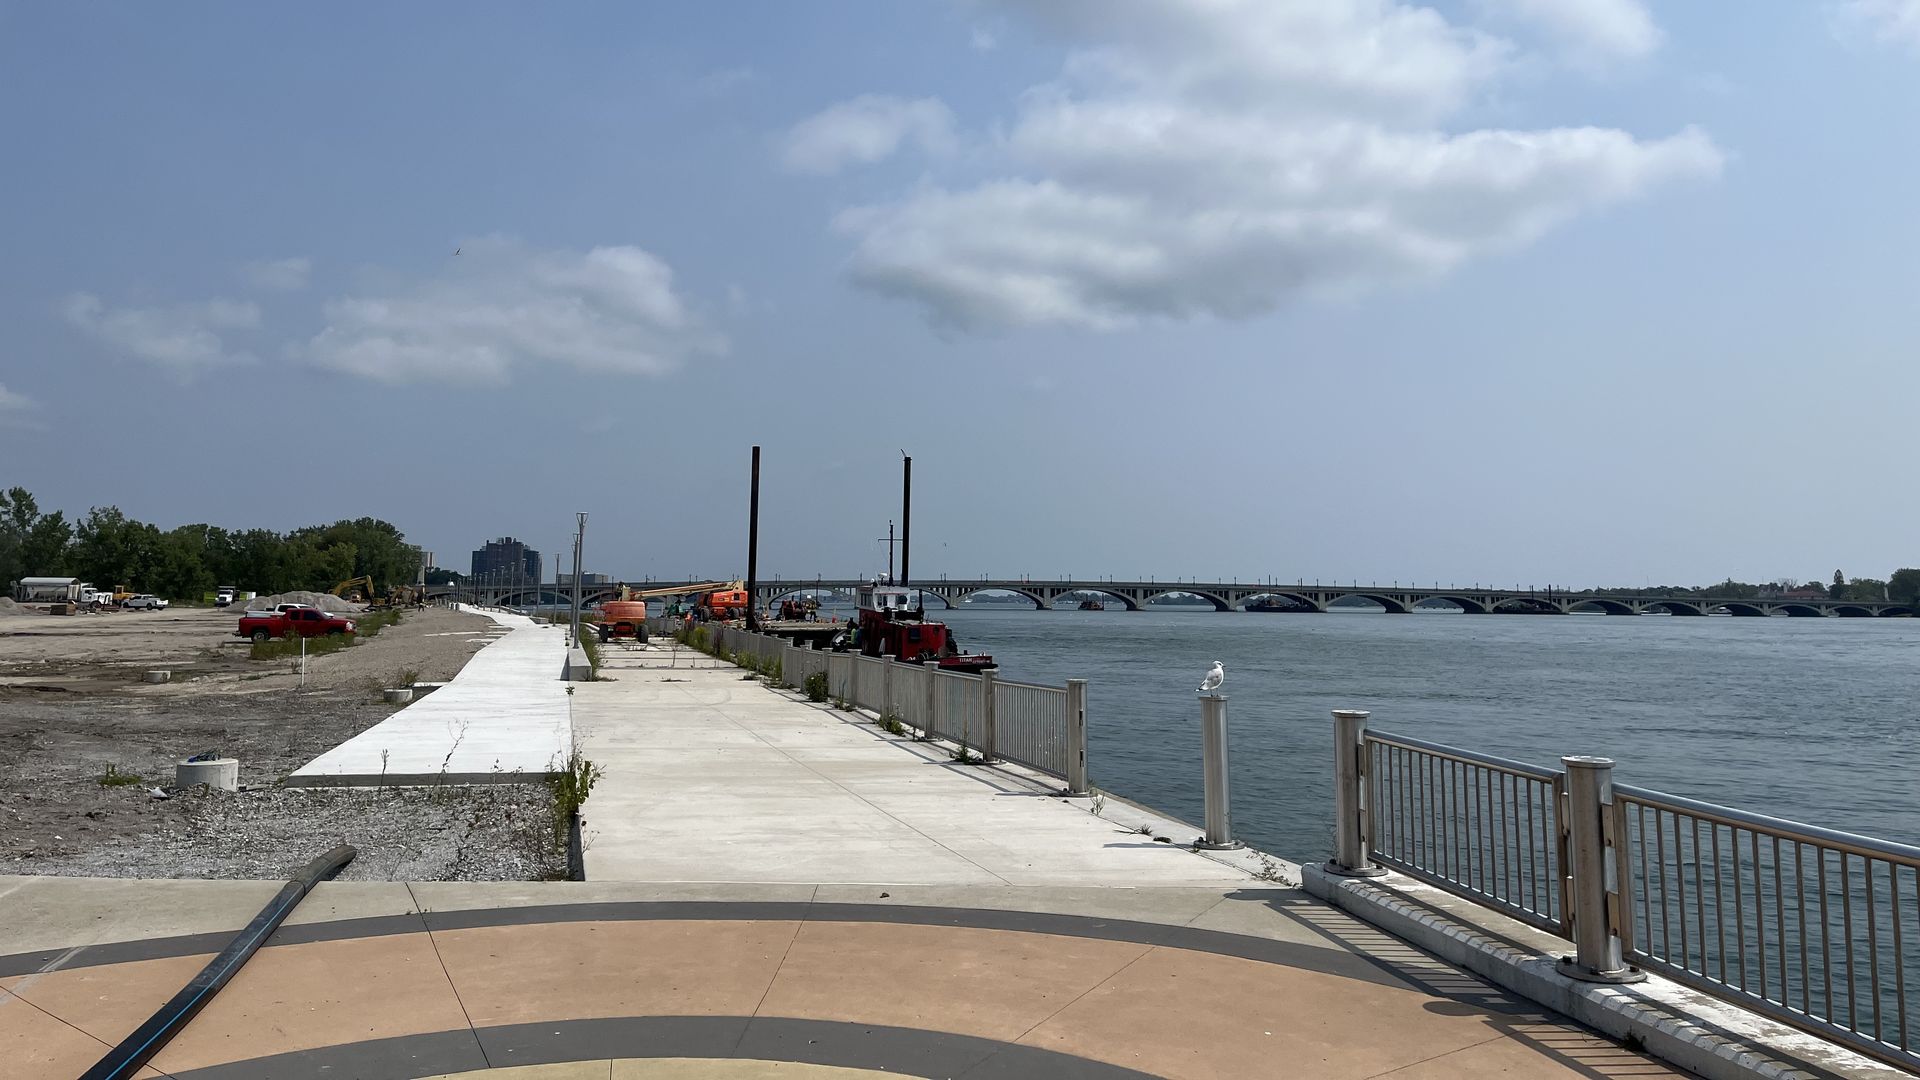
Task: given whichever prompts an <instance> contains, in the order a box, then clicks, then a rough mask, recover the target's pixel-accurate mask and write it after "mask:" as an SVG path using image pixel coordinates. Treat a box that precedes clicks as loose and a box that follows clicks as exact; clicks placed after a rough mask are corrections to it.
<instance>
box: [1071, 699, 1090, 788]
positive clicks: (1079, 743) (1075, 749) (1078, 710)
mask: <svg viewBox="0 0 1920 1080" xmlns="http://www.w3.org/2000/svg"><path fill="white" fill-rule="evenodd" d="M1087 791H1088V788H1087V680H1085V679H1068V680H1067V794H1069V795H1085V794H1087Z"/></svg>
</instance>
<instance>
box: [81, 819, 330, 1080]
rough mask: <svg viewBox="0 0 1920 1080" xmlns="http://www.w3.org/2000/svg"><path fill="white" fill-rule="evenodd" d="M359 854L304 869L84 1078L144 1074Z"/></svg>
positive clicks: (326, 859)
mask: <svg viewBox="0 0 1920 1080" xmlns="http://www.w3.org/2000/svg"><path fill="white" fill-rule="evenodd" d="M354 854H355V852H354V849H353V848H352V847H349V846H348V845H346V844H341V845H340V846H339V847H337V848H334V849H333V850H332V851H329V852H327V853H326V854H325V855H322V856H320V857H319V858H317V859H315V860H313V861H312V862H310V863H308V864H307V865H306V866H304V867H301V869H300V872H299V873H298V874H295V875H294V877H293V880H292V881H289V882H287V883H286V885H284V886H282V887H281V889H280V892H279V894H278V895H277V896H275V897H274V898H273V900H272V902H270V903H268V904H267V906H266V907H264V908H261V909H260V914H258V915H255V916H254V917H253V921H252V922H250V923H248V924H247V926H246V929H244V930H241V931H240V933H239V934H237V935H235V936H234V939H233V940H232V941H229V942H227V947H226V948H224V949H222V950H220V955H219V956H216V957H214V958H213V961H212V962H211V963H209V964H208V965H207V966H206V967H204V968H202V969H200V974H198V975H195V976H194V977H193V981H192V982H190V983H188V984H187V985H186V988H185V989H183V990H181V991H180V992H179V993H177V994H175V995H173V997H172V999H171V1000H169V1001H168V1002H167V1003H166V1004H165V1005H162V1006H161V1007H160V1011H159V1012H156V1013H154V1014H153V1016H151V1017H149V1018H148V1020H147V1022H146V1023H144V1024H141V1025H140V1027H139V1029H138V1030H136V1031H135V1032H134V1033H133V1034H131V1035H129V1036H127V1037H126V1040H125V1041H123V1042H122V1043H121V1044H120V1045H118V1046H116V1047H114V1048H113V1049H112V1050H111V1051H108V1053H107V1056H106V1057H103V1058H101V1059H100V1060H99V1061H98V1062H97V1063H95V1065H94V1066H93V1068H91V1069H88V1070H87V1071H86V1074H85V1075H84V1076H82V1077H81V1078H80V1080H121V1078H122V1077H128V1076H132V1075H133V1074H134V1073H137V1072H139V1071H140V1067H141V1066H142V1065H145V1064H146V1063H147V1059H148V1058H151V1057H152V1056H153V1055H155V1054H157V1053H159V1052H160V1050H161V1048H162V1047H164V1046H166V1045H167V1043H168V1042H169V1041H171V1040H172V1039H173V1037H174V1036H175V1035H177V1034H179V1032H180V1029H181V1028H183V1027H186V1026H187V1023H188V1022H189V1021H191V1020H192V1019H193V1018H194V1017H195V1016H196V1015H198V1014H199V1012H200V1010H201V1009H202V1008H204V1007H206V1004H207V1002H209V1001H212V1000H213V995H215V994H217V993H219V992H220V988H221V987H223V986H225V985H227V982H228V981H229V980H231V979H232V978H233V976H234V974H235V973H237V972H238V971H239V970H240V967H241V965H243V964H245V963H246V962H247V960H248V958H249V957H251V956H252V955H253V954H254V953H255V952H256V951H257V950H258V949H259V948H260V946H261V945H262V944H263V943H265V942H266V940H267V938H268V937H270V936H271V935H272V934H273V932H274V931H275V930H277V929H279V927H280V924H281V923H282V922H284V921H286V918H287V916H288V915H290V914H292V913H293V909H294V908H295V907H297V906H298V905H299V903H300V901H301V900H303V899H305V898H306V895H307V893H308V891H309V890H311V889H312V888H313V887H314V885H315V884H317V883H318V882H320V881H323V880H325V879H326V878H330V877H332V876H333V875H334V874H337V873H339V872H340V868H341V867H343V866H345V865H347V864H348V863H350V862H352V861H353V856H354Z"/></svg>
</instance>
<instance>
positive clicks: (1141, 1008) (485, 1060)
mask: <svg viewBox="0 0 1920 1080" xmlns="http://www.w3.org/2000/svg"><path fill="white" fill-rule="evenodd" d="M273 888H274V886H273V885H271V884H269V883H265V882H213V881H196V882H185V881H181V882H101V881H90V880H86V879H70V878H68V879H60V878H12V879H9V878H0V912H4V913H5V916H6V917H4V918H0V1060H4V1061H5V1062H6V1063H7V1064H6V1068H5V1075H6V1076H7V1077H8V1078H9V1080H54V1078H60V1080H67V1078H71V1077H74V1076H77V1075H80V1074H81V1073H82V1072H84V1071H85V1069H86V1067H87V1066H88V1065H90V1064H92V1063H93V1062H94V1061H95V1060H97V1059H98V1058H99V1057H100V1056H101V1055H102V1054H104V1053H106V1051H107V1049H108V1047H109V1046H111V1045H112V1044H113V1043H114V1042H117V1041H118V1040H120V1039H122V1038H124V1037H125V1036H126V1035H127V1034H129V1033H130V1032H132V1031H133V1030H134V1028H135V1027H137V1026H138V1025H139V1023H140V1022H141V1021H142V1020H144V1019H145V1018H146V1017H147V1016H148V1015H150V1014H151V1012H152V1011H153V1010H154V1009H155V1008H157V1007H158V1006H159V1005H160V1004H161V1003H162V1002H163V1001H165V1000H166V999H167V998H168V997H169V996H171V995H172V994H173V993H174V992H175V991H177V990H178V989H179V988H180V987H181V986H183V985H185V983H186V982H187V981H188V980H189V979H191V978H192V977H193V975H194V973H195V972H197V971H198V970H199V969H200V967H201V966H202V965H204V964H205V962H206V961H207V959H208V957H209V955H210V954H211V953H212V952H214V951H215V950H217V949H218V948H219V947H220V946H221V944H223V943H224V941H225V938H226V936H227V935H230V934H231V933H232V932H233V931H234V930H237V929H238V928H239V927H241V926H243V925H245V923H246V921H247V920H248V918H250V917H251V916H252V914H253V912H254V911H255V910H257V909H258V907H259V906H260V905H261V904H262V903H264V902H265V901H266V899H267V898H268V896H269V895H270V894H271V893H272V891H273ZM88 942H92V944H87V943H88ZM74 946H83V947H79V948H75V947H74ZM153 1066H154V1067H155V1069H156V1070H157V1071H151V1070H150V1071H146V1072H143V1073H141V1074H140V1075H141V1076H144V1077H160V1076H164V1077H172V1078H174V1080H257V1078H260V1077H293V1076H302V1077H329V1076H331V1077H342V1078H345V1077H355V1078H359V1080H405V1078H412V1077H428V1076H442V1075H445V1076H453V1075H464V1074H468V1073H478V1074H479V1075H482V1076H485V1075H489V1074H490V1073H491V1074H493V1075H498V1072H497V1070H502V1069H509V1068H512V1069H515V1070H519V1069H522V1068H529V1067H537V1069H538V1071H528V1072H519V1071H516V1072H514V1073H513V1074H512V1075H515V1076H520V1077H527V1078H533V1077H539V1078H542V1080H577V1078H580V1077H589V1076H591V1077H597V1078H601V1080H610V1078H613V1077H624V1078H637V1077H651V1078H666V1077H674V1078H690V1077H703V1078H709V1080H711V1078H725V1077H741V1078H744V1077H757V1078H764V1077H805V1078H816V1080H817V1078H821V1077H827V1076H834V1077H840V1076H870V1075H871V1076H877V1075H888V1076H902V1075H905V1076H919V1077H967V1078H970V1080H985V1078H1009V1080H1010V1078H1032V1077H1047V1078H1052V1077H1061V1078H1081V1080H1141V1078H1144V1077H1181V1078H1185V1077H1191V1078H1195V1080H1199V1078H1222V1077H1232V1078H1240V1077H1246V1078H1256V1077H1282V1076H1299V1077H1315V1078H1320V1077H1327V1078H1335V1080H1343V1078H1351V1080H1359V1078H1365V1077H1392V1078H1394V1080H1447V1078H1455V1080H1467V1078H1478V1077H1486V1076H1494V1075H1504V1076H1515V1077H1528V1078H1542V1080H1582V1078H1584V1080H1627V1078H1635V1080H1650V1078H1655V1077H1676V1076H1678V1075H1679V1074H1676V1073H1674V1072H1672V1071H1670V1070H1668V1069H1665V1068H1663V1067H1662V1066H1660V1065H1659V1064H1658V1063H1655V1062H1652V1061H1649V1060H1647V1059H1646V1058H1644V1057H1642V1056H1640V1055H1638V1054H1635V1053H1633V1052H1631V1051H1629V1050H1626V1049H1623V1048H1621V1047H1619V1046H1617V1045H1615V1044H1613V1043H1610V1042H1608V1041H1606V1040H1605V1039H1601V1038H1599V1037H1596V1036H1594V1035H1591V1034H1589V1033H1586V1032H1583V1031H1581V1030H1579V1029H1578V1028H1576V1027H1573V1026H1571V1025H1569V1024H1567V1023H1566V1022H1564V1021H1562V1020H1560V1019H1558V1018H1556V1017H1554V1016H1553V1015H1551V1014H1548V1013H1545V1012H1542V1011H1541V1010H1539V1009H1537V1008H1535V1007H1533V1006H1531V1005H1528V1004H1526V1003H1523V1002H1519V1001H1516V1000H1514V999H1512V998H1510V997H1507V996H1506V995H1504V994H1501V993H1499V992H1498V991H1495V990H1493V989H1491V988H1489V987H1488V986H1487V985H1485V984H1484V983H1481V982H1479V981H1478V980H1476V979H1474V978H1472V977H1471V976H1467V975H1463V974H1462V973H1460V972H1459V971H1458V970H1456V969H1454V968H1452V967H1450V966H1448V965H1446V964H1443V963H1440V962H1437V961H1434V960H1432V959H1430V958H1428V957H1426V956H1424V955H1423V954H1421V953H1419V952H1418V951H1416V950H1414V949H1411V948H1408V947H1407V946H1405V945H1403V944H1401V943H1399V942H1397V941H1395V940H1393V939H1392V938H1389V937H1387V936H1385V935H1383V934H1381V933H1379V932H1377V931H1374V930H1372V929H1370V928H1369V927H1367V926H1365V925H1364V924H1360V923H1357V922H1355V921H1353V920H1352V919H1350V918H1348V917H1347V916H1344V915H1342V914H1340V913H1338V912H1336V911H1333V910H1332V909H1330V908H1327V907H1325V906H1323V905H1321V904H1318V903H1316V902H1314V901H1312V900H1309V899H1307V898H1305V897H1304V896H1303V895H1302V894H1300V893H1299V892H1297V891H1295V890H1290V889H1247V890H1223V889H1219V888H1178V889H1111V888H1101V889H1055V888H1044V887H1040V888H1034V887H1029V888H1010V887H1006V886H966V887H960V888H954V887H947V888H916V887H911V886H907V887H901V886H894V887H891V888H888V889H881V888H877V887H873V886H858V885H843V886H831V885H827V886H814V885H759V886H747V885H705V886H690V885H634V884H599V883H592V882H588V883H581V884H569V883H566V882H547V883H525V884H514V883H505V884H470V883H442V884H414V885H407V884H401V883H376V882H369V883H329V884H323V885H321V886H319V887H318V888H317V889H316V890H315V892H314V894H313V895H312V896H311V897H310V898H309V899H308V900H307V901H306V903H304V904H303V905H302V906H301V907H300V908H299V909H298V910H297V911H296V912H295V913H294V917H293V918H292V919H291V920H289V922H288V924H287V925H286V926H284V927H282V928H281V929H280V930H279V931H278V932H277V933H276V934H275V935H274V936H273V937H272V938H271V939H269V941H268V942H267V945H266V947H265V948H263V949H262V950H261V951H260V953H259V954H258V955H256V956H255V957H254V958H253V960H252V961H251V962H249V963H248V965H247V966H246V967H245V968H244V969H242V970H241V972H240V973H239V974H238V975H237V976H235V978H234V980H233V982H232V983H231V984H230V985H228V986H227V988H226V989H225V990H224V991H222V992H221V993H220V995H219V996H218V997H216V998H215V999H214V1000H213V1001H212V1002H211V1003H210V1004H209V1005H208V1006H207V1007H206V1009H205V1010H204V1011H203V1012H202V1013H201V1014H200V1015H199V1016H198V1017H196V1018H195V1019H194V1020H193V1022H192V1023H191V1024H189V1025H188V1027H187V1028H186V1030H185V1031H183V1032H182V1033H181V1034H180V1036H179V1037H178V1038H176V1039H175V1040H174V1041H173V1042H172V1043H171V1044H170V1045H168V1046H167V1047H166V1048H164V1049H163V1050H161V1051H160V1053H159V1054H158V1056H156V1057H155V1058H154V1059H153Z"/></svg>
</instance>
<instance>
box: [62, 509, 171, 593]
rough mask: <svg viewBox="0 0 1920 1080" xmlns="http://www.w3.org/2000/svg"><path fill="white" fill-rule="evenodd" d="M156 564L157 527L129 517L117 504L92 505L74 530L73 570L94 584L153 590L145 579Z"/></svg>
mask: <svg viewBox="0 0 1920 1080" xmlns="http://www.w3.org/2000/svg"><path fill="white" fill-rule="evenodd" d="M160 564H161V544H160V530H159V529H157V528H155V527H154V526H152V525H149V524H147V523H146V522H144V521H135V520H133V519H132V518H129V517H128V516H127V515H125V514H123V513H121V512H120V508H119V507H117V506H104V507H102V506H96V507H94V508H93V509H91V510H89V511H87V516H86V518H85V519H84V520H82V521H81V522H80V525H79V527H78V528H76V529H75V530H74V542H73V558H72V563H71V565H72V568H73V571H74V573H76V574H78V575H79V576H80V577H82V578H85V579H87V580H88V581H91V582H93V583H94V584H95V585H99V586H101V587H103V588H104V587H106V586H108V585H128V586H131V587H133V588H134V589H135V590H136V591H139V592H155V591H156V585H155V583H154V582H153V581H151V580H149V579H150V578H152V577H153V576H154V574H155V573H156V572H157V571H158V570H159V569H160Z"/></svg>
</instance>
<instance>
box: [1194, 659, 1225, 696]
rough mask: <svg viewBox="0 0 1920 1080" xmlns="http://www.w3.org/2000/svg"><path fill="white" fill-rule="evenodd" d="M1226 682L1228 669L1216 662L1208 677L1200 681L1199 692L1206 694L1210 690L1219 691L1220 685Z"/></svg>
mask: <svg viewBox="0 0 1920 1080" xmlns="http://www.w3.org/2000/svg"><path fill="white" fill-rule="evenodd" d="M1226 681H1227V669H1226V667H1225V666H1224V665H1222V664H1221V663H1220V661H1218V660H1215V661H1214V662H1213V668H1212V670H1210V671H1208V672H1207V677H1206V678H1204V679H1201V680H1200V689H1199V691H1198V692H1199V693H1202V694H1204V693H1206V692H1207V691H1209V690H1218V689H1220V684H1221V683H1223V682H1226Z"/></svg>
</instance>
